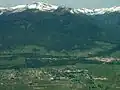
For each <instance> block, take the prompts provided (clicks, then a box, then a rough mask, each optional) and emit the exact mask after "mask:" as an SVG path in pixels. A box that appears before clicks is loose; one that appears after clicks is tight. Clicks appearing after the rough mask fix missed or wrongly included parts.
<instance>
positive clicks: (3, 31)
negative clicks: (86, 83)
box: [0, 2, 120, 52]
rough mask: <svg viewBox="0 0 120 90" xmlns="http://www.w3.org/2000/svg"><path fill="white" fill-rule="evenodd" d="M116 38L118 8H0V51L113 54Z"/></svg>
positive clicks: (118, 42) (119, 30)
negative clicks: (26, 48) (23, 49)
mask: <svg viewBox="0 0 120 90" xmlns="http://www.w3.org/2000/svg"><path fill="white" fill-rule="evenodd" d="M119 34H120V7H112V8H101V9H86V8H82V9H74V8H69V7H64V6H55V5H50V4H46V3H42V2H38V3H33V4H28V5H18V6H15V7H9V8H4V7H1V8H0V50H7V49H8V50H9V49H11V48H13V47H14V48H17V47H21V46H24V45H37V46H42V47H45V48H46V49H47V50H50V51H51V50H52V51H57V52H60V51H63V50H66V51H74V50H79V51H80V52H81V51H85V50H91V49H93V48H95V49H96V48H97V49H100V50H101V49H102V50H104V52H106V51H107V52H108V50H111V52H112V51H114V52H116V50H117V51H118V50H119V45H120V35H119ZM98 42H99V43H98ZM104 47H106V48H104Z"/></svg>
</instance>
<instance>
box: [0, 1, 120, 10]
mask: <svg viewBox="0 0 120 90" xmlns="http://www.w3.org/2000/svg"><path fill="white" fill-rule="evenodd" d="M35 1H37V2H40V1H44V2H48V3H50V4H55V5H66V6H69V7H75V8H102V7H103V8H105V7H112V6H120V0H0V6H14V5H18V4H29V3H33V2H35Z"/></svg>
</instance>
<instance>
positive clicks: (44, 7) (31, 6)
mask: <svg viewBox="0 0 120 90" xmlns="http://www.w3.org/2000/svg"><path fill="white" fill-rule="evenodd" d="M60 7H61V6H60ZM26 9H37V10H40V11H56V10H57V9H60V8H59V6H55V5H51V4H47V3H43V2H37V3H33V4H27V5H18V6H15V7H9V8H4V7H0V14H3V13H4V12H7V11H9V12H11V13H15V12H22V11H24V10H26ZM63 9H64V10H65V11H66V10H67V11H69V12H70V13H72V14H75V13H76V14H79V13H83V14H87V15H98V14H105V13H106V12H120V7H117V6H115V7H111V8H101V9H87V8H81V9H73V8H70V9H67V8H66V7H62V10H63Z"/></svg>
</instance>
